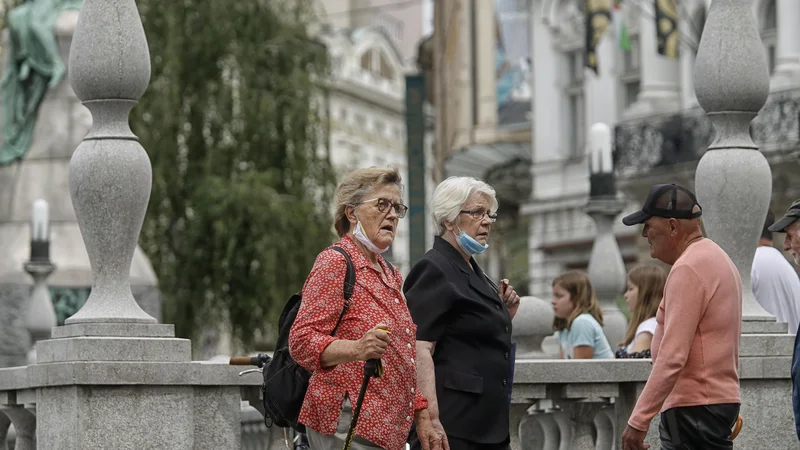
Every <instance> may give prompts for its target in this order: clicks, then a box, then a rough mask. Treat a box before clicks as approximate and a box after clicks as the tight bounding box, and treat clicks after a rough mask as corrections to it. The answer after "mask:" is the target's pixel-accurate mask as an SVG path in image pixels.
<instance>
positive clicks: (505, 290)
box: [499, 278, 520, 319]
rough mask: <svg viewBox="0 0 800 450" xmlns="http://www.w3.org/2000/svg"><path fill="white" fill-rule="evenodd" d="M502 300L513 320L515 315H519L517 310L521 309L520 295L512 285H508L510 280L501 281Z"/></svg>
mask: <svg viewBox="0 0 800 450" xmlns="http://www.w3.org/2000/svg"><path fill="white" fill-rule="evenodd" d="M499 294H500V299H501V300H503V303H505V304H506V308H508V314H509V315H510V316H511V318H512V319H513V318H514V315H515V314H516V313H517V309H519V301H520V299H519V295H517V291H515V290H514V288H513V287H511V285H509V284H508V279H505V278H504V279H502V280H500V292H499Z"/></svg>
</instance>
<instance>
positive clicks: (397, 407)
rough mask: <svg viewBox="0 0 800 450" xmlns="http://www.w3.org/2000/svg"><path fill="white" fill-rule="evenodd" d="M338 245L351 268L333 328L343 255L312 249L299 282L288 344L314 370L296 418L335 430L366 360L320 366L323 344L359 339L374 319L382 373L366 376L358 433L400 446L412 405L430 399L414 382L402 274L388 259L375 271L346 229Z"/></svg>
mask: <svg viewBox="0 0 800 450" xmlns="http://www.w3.org/2000/svg"><path fill="white" fill-rule="evenodd" d="M336 245H338V246H340V247H342V248H344V249H345V250H347V253H348V254H349V255H350V258H351V259H352V260H353V266H354V267H355V269H356V286H355V289H354V290H353V296H352V297H351V298H350V302H351V303H350V308H349V309H348V310H347V313H346V314H345V316H344V318H343V319H342V322H341V324H340V325H339V328H338V329H337V331H336V336H331V335H330V333H331V331H333V328H334V326H335V325H336V321H337V319H338V318H339V315H340V314H341V312H342V308H343V305H344V287H343V283H344V278H345V273H346V271H347V263H346V261H345V258H344V255H342V254H341V253H338V252H336V251H333V250H325V251H323V252H322V253H320V254H319V255H318V256H317V260H316V261H315V262H314V267H313V268H312V269H311V273H310V274H309V276H308V278H307V279H306V282H305V285H304V286H303V293H302V295H303V300H302V303H301V305H300V310H299V311H298V313H297V318H296V319H295V323H294V325H293V326H292V330H291V332H290V334H289V351H290V352H291V355H292V357H293V358H294V359H295V361H297V362H298V363H299V364H300V365H301V366H303V367H305V368H306V369H308V370H310V371H313V372H314V373H313V374H312V375H311V379H310V380H309V386H308V392H307V393H306V397H305V400H304V402H303V408H302V409H301V411H300V422H301V423H303V424H305V425H306V426H307V427H310V428H312V429H313V430H315V431H317V432H319V433H322V434H334V433H335V432H336V425H337V423H338V418H339V413H340V411H341V407H342V402H343V401H344V396H345V394H348V395H349V397H350V399H351V402H353V407H354V408H355V402H356V399H357V398H358V392H359V390H360V388H361V382H362V380H363V378H364V375H363V374H364V362H363V361H353V362H349V363H345V364H339V365H338V366H334V367H329V368H325V369H323V368H321V367H320V362H319V358H320V355H321V354H322V351H323V350H325V348H326V347H327V346H328V345H329V344H330V343H331V342H333V341H335V340H337V339H350V340H358V339H360V338H361V336H363V335H364V333H366V332H367V331H369V330H370V329H372V328H373V327H374V326H375V325H377V324H379V323H384V324H386V325H388V326H389V330H390V331H391V334H390V335H389V339H390V343H389V347H388V348H387V350H386V353H384V355H383V358H382V362H383V368H384V375H383V377H382V378H371V379H370V381H369V387H368V388H367V393H366V395H365V397H364V403H363V406H362V407H361V415H360V416H359V419H358V425H357V426H356V432H355V434H356V435H358V436H360V437H362V438H364V439H367V440H369V441H371V442H372V443H374V444H376V445H379V446H381V447H383V448H386V449H389V450H401V449H403V448H404V447H405V443H406V438H407V437H408V432H409V430H410V429H411V423H412V420H413V419H414V411H416V410H419V409H424V408H427V407H428V401H427V400H426V399H425V397H424V396H422V394H421V393H420V392H419V389H418V388H417V377H416V348H415V343H416V332H417V327H416V325H414V322H413V321H412V319H411V314H410V313H409V312H408V307H407V306H406V302H405V299H404V298H403V294H402V285H403V278H402V275H400V273H399V272H397V270H396V269H395V272H396V273H395V275H394V276H392V272H391V269H389V267H388V265H387V264H386V261H384V260H383V258H381V257H380V256H379V257H378V261H379V262H380V265H381V267H383V273H378V271H377V270H375V268H374V267H372V264H371V263H370V262H369V260H367V258H366V257H365V256H364V255H363V254H362V253H361V251H360V250H359V249H358V247H356V245H355V243H354V242H353V241H352V239H351V238H350V237H349V236H347V237H345V238H343V239H342V240H341V241H340V242H339V243H337V244H336Z"/></svg>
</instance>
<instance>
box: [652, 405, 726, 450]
mask: <svg viewBox="0 0 800 450" xmlns="http://www.w3.org/2000/svg"><path fill="white" fill-rule="evenodd" d="M738 416H739V404H738V403H721V404H717V405H700V406H681V407H678V408H671V409H668V410H666V411H664V412H663V413H661V426H660V427H659V430H658V431H659V434H660V435H661V448H662V450H729V449H732V448H733V441H730V440H728V436H730V435H731V429H732V428H733V424H734V423H736V418H737V417H738Z"/></svg>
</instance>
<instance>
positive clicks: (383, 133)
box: [317, 26, 432, 274]
mask: <svg viewBox="0 0 800 450" xmlns="http://www.w3.org/2000/svg"><path fill="white" fill-rule="evenodd" d="M317 38H318V39H319V40H320V42H322V43H323V44H324V45H325V46H326V47H327V48H328V52H329V54H330V57H331V64H332V73H331V78H330V83H329V85H328V87H329V92H328V96H327V111H328V114H329V123H330V136H329V148H330V157H331V162H332V163H333V165H334V167H335V169H336V171H337V173H338V174H339V175H340V176H341V175H344V174H345V173H347V172H349V171H352V170H354V169H357V168H363V167H371V166H376V167H389V166H397V167H398V168H399V169H400V171H401V173H402V175H403V182H404V184H406V186H408V182H409V179H410V178H409V175H408V158H407V152H406V125H405V120H406V119H405V104H404V101H405V75H406V74H407V73H410V72H413V71H414V70H415V69H414V67H413V66H411V65H409V64H405V63H404V62H403V59H402V55H401V54H400V51H399V49H398V48H397V46H395V45H394V41H393V40H392V39H391V38H390V37H389V36H388V35H387V34H386V33H385V32H384V30H383V29H382V28H380V27H374V26H368V27H364V28H357V29H355V30H350V29H334V28H326V29H324V30H323V31H322V32H321V33H320V34H319V35H318V36H317ZM430 143H431V139H430V136H429V137H428V139H427V140H426V144H427V146H428V149H427V152H428V153H430V148H429V147H430ZM428 160H429V161H430V158H428ZM426 173H427V174H430V173H431V170H430V168H428V170H426ZM427 178H428V179H429V180H430V176H428V177H427ZM427 187H428V189H429V190H432V182H431V181H429V182H428V183H427ZM403 197H404V202H405V203H406V204H408V189H406V191H405V192H404V193H403ZM431 229H432V228H431ZM384 256H385V257H386V258H387V259H389V260H390V261H392V263H393V264H395V265H396V266H397V267H398V268H399V269H400V271H401V273H404V274H405V273H408V272H407V271H408V269H409V268H410V262H409V222H408V220H407V219H401V220H400V221H399V224H398V229H397V235H396V237H395V241H394V244H393V245H392V246H391V248H390V250H389V251H387V252H386V253H385V254H384Z"/></svg>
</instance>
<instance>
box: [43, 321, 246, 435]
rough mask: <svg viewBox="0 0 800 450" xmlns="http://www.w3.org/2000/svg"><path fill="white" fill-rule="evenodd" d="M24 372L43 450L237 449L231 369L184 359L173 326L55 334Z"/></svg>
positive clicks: (88, 327) (236, 396)
mask: <svg viewBox="0 0 800 450" xmlns="http://www.w3.org/2000/svg"><path fill="white" fill-rule="evenodd" d="M37 353H38V358H39V359H38V364H36V365H32V366H28V369H27V370H28V380H29V381H30V382H31V383H33V384H34V385H35V386H37V396H36V397H37V403H36V421H37V424H36V430H37V431H36V437H37V441H38V443H39V445H40V446H41V448H59V449H75V450H78V449H81V450H83V449H106V448H169V449H186V450H189V449H195V448H239V446H240V443H241V425H240V402H241V388H240V387H239V386H237V385H236V383H238V382H239V381H238V380H237V379H236V376H235V375H234V372H232V370H233V369H234V368H231V367H227V366H225V365H219V364H203V363H198V362H191V343H190V341H188V340H186V339H176V338H175V337H174V333H173V327H172V325H161V324H153V325H148V324H119V325H117V324H80V325H68V326H64V327H58V328H55V329H54V330H53V338H52V339H49V340H46V341H42V342H39V343H38V344H37Z"/></svg>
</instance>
